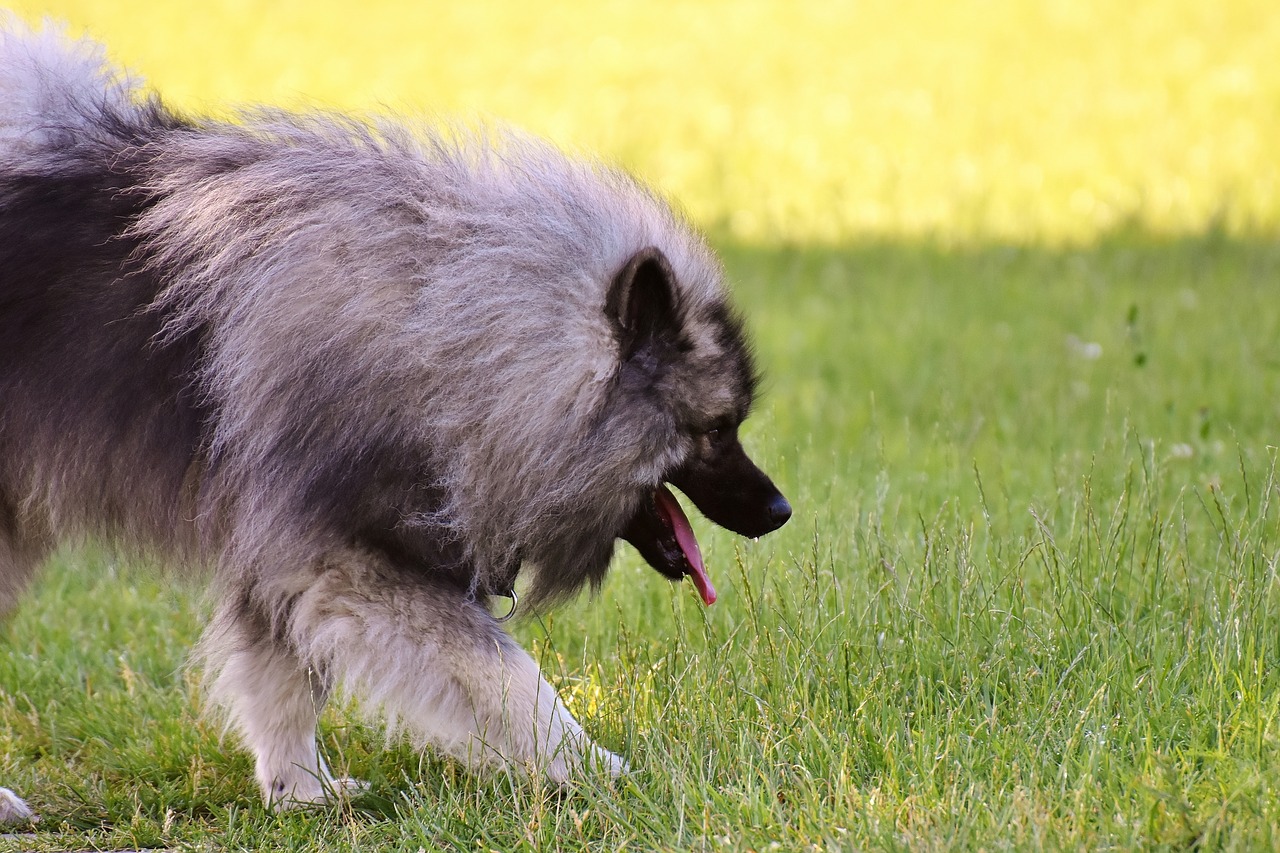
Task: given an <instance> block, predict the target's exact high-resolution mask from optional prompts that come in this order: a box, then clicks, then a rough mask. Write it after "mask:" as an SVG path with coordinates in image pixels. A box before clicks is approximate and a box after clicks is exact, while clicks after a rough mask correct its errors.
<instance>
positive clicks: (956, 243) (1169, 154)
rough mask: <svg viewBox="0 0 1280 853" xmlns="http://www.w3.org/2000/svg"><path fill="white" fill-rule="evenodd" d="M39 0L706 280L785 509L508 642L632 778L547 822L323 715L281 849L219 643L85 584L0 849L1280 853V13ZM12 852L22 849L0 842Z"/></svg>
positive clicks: (916, 2)
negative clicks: (324, 773) (783, 517)
mask: <svg viewBox="0 0 1280 853" xmlns="http://www.w3.org/2000/svg"><path fill="white" fill-rule="evenodd" d="M149 5H150V4H142V3H134V2H115V3H111V4H104V3H88V2H85V3H77V2H54V0H50V2H47V3H43V4H30V3H23V4H19V6H18V8H19V9H20V10H21V11H23V12H25V13H28V14H43V13H53V14H55V15H57V16H59V17H63V18H66V19H69V20H71V21H72V22H73V24H74V25H75V26H77V27H83V26H88V27H90V28H91V29H92V30H93V31H94V32H96V33H98V34H100V35H102V36H103V37H104V38H105V39H106V40H107V41H108V42H109V43H110V44H111V46H112V50H113V53H114V55H115V56H117V57H118V58H120V59H121V60H123V61H125V62H126V63H128V64H129V65H130V66H131V67H134V68H136V69H137V70H138V72H139V73H141V74H143V75H144V76H146V77H147V79H149V80H151V81H152V82H154V83H155V84H156V85H157V86H158V87H160V88H161V89H162V90H163V91H165V92H168V93H170V94H171V96H172V98H173V99H174V101H175V103H177V104H178V105H180V106H182V107H183V108H188V109H193V110H203V109H212V108H215V107H216V106H217V105H219V104H222V103H225V102H228V101H229V102H243V101H252V100H269V101H274V102H277V103H286V104H295V105H300V104H304V103H319V104H323V105H333V106H340V107H344V108H374V109H380V108H386V107H390V108H394V109H397V110H399V109H428V110H431V111H433V112H436V111H438V112H441V113H444V114H447V115H457V114H461V115H462V116H464V117H468V118H471V119H473V120H474V119H483V120H489V119H492V118H497V117H501V118H502V119H509V120H511V121H512V122H514V123H516V124H519V125H521V126H525V127H528V128H531V129H533V130H535V131H537V132H539V133H543V134H546V135H549V136H551V137H552V138H554V139H556V140H557V141H559V142H560V143H561V144H564V145H566V146H570V147H573V148H582V149H588V150H595V151H600V152H602V153H603V154H604V155H605V156H607V157H609V158H611V159H615V160H620V161H622V162H624V163H625V164H627V165H628V166H629V167H630V168H632V169H634V170H635V171H637V172H638V173H640V174H642V175H645V176H646V177H648V178H650V179H651V180H653V181H654V182H656V183H657V184H658V185H659V186H660V187H662V188H663V189H664V190H665V191H667V192H669V193H671V194H673V195H674V196H675V197H677V198H678V199H679V200H680V201H681V203H682V204H684V205H685V206H686V208H687V209H688V211H689V212H690V215H691V216H692V217H693V218H694V219H695V220H696V221H698V222H699V223H701V224H702V225H703V226H705V227H706V228H707V229H708V231H709V233H710V234H711V237H712V241H713V243H714V245H715V246H716V247H717V248H718V249H719V250H720V251H721V252H722V254H723V255H724V258H725V262H726V265H727V267H728V271H729V274H730V278H731V279H732V281H733V282H734V285H735V289H736V291H737V293H738V296H739V301H740V303H741V304H742V306H743V308H744V310H745V312H746V314H747V315H748V316H749V318H750V325H751V328H752V330H753V332H754V337H755V339H756V342H757V345H758V350H759V355H760V361H761V363H762V364H763V365H764V366H765V368H766V372H767V378H766V383H765V395H764V397H763V399H762V401H761V405H760V406H759V409H758V412H757V414H756V415H755V417H754V418H753V419H752V420H751V421H749V422H748V429H747V432H746V439H745V440H746V443H747V444H748V446H749V448H750V449H751V450H752V451H753V452H754V453H755V455H756V456H757V457H758V458H759V460H760V461H761V462H762V463H764V466H765V467H766V468H767V469H769V470H770V471H771V472H773V473H775V474H776V475H777V476H776V479H777V480H778V482H779V485H780V486H782V487H783V489H784V491H786V492H787V493H788V495H789V496H790V497H791V498H792V501H793V503H794V505H795V507H796V516H795V518H794V519H793V520H792V522H791V523H790V525H788V527H786V528H784V529H783V530H782V531H780V532H779V533H777V534H773V535H771V536H769V537H766V538H764V539H761V540H760V541H759V542H758V543H752V542H746V541H742V540H736V539H735V538H734V537H732V536H730V535H728V534H723V533H721V532H717V531H713V530H711V525H710V524H709V523H707V522H705V521H703V522H699V521H698V520H697V519H695V526H697V527H698V529H699V533H700V536H701V537H702V539H703V542H704V545H705V549H706V552H707V555H708V563H709V565H710V567H711V571H712V576H713V579H714V580H715V581H716V585H717V588H718V589H719V590H720V593H721V598H720V601H719V602H718V603H717V604H716V605H715V606H714V607H712V608H710V609H704V608H703V607H702V606H701V605H700V604H699V603H698V601H697V599H696V597H695V596H694V595H693V594H692V593H691V591H690V590H689V589H688V588H687V586H688V585H682V586H675V587H673V586H671V585H668V584H667V583H666V582H664V581H663V580H662V579H661V578H659V577H658V576H657V575H656V574H654V573H653V572H652V571H650V570H648V569H647V568H645V567H643V566H642V565H641V563H640V561H639V559H638V558H636V557H634V556H633V555H632V554H630V553H629V552H628V553H621V552H620V558H619V560H618V562H617V564H616V565H615V567H614V571H613V574H612V575H611V577H610V580H609V581H608V582H607V583H606V586H605V589H604V591H603V592H602V594H601V595H600V596H598V597H597V598H595V599H593V600H591V599H586V598H584V599H582V600H580V601H577V602H575V603H573V604H572V605H570V606H569V607H566V608H564V609H562V610H559V611H556V612H555V613H553V614H551V615H550V616H548V617H546V618H544V619H542V620H539V621H532V622H529V621H526V622H524V623H522V624H519V625H517V626H516V628H515V629H514V630H515V632H516V634H517V635H518V636H519V637H520V638H521V639H522V640H523V641H524V642H525V643H526V644H527V645H528V646H529V647H530V648H533V649H535V652H536V654H537V655H538V656H539V657H540V658H541V659H542V660H543V663H544V667H545V668H546V669H547V670H548V672H549V673H550V675H551V677H552V680H553V681H555V682H556V683H557V684H558V686H559V687H560V688H561V691H562V693H563V695H564V696H565V697H566V699H567V701H568V702H569V703H570V705H571V706H572V707H573V709H574V710H575V712H577V713H578V715H579V717H580V719H582V720H583V722H584V724H585V725H586V726H587V727H588V729H589V730H591V731H592V732H594V733H596V734H597V735H598V737H599V738H600V740H601V741H602V742H603V743H604V744H606V745H607V746H609V747H611V748H614V749H617V750H620V751H621V752H623V753H624V754H625V755H627V756H628V758H629V759H630V761H631V763H632V765H633V767H634V768H635V772H634V773H633V774H632V775H631V776H629V777H628V778H626V779H625V780H623V781H621V782H620V783H618V784H616V785H613V786H609V785H604V784H600V783H596V782H587V783H583V784H581V785H579V786H575V787H573V788H571V789H569V790H567V791H555V790H552V789H549V788H547V787H545V786H542V785H540V784H538V783H532V782H527V781H524V782H522V781H518V780H511V779H508V778H506V777H496V778H494V777H490V778H477V777H473V776H470V775H467V774H466V773H464V772H463V771H462V770H461V769H460V768H459V767H458V766H457V765H455V764H453V763H450V762H447V761H444V760H441V759H438V758H435V757H433V756H430V755H428V756H425V757H424V756H420V755H418V754H416V753H414V752H412V751H410V750H408V749H407V748H405V747H402V746H400V745H398V744H395V743H393V744H391V745H389V746H388V745H387V744H386V743H385V737H384V736H383V734H382V732H381V731H380V730H379V729H378V728H377V727H376V726H366V725H364V724H362V723H360V721H359V717H358V715H357V714H356V713H355V712H354V711H353V710H352V709H349V708H342V707H337V708H334V709H331V710H330V711H329V712H327V714H326V717H325V724H324V728H323V731H324V741H325V746H326V749H327V751H328V753H329V756H330V758H331V762H332V763H335V764H337V765H339V766H345V767H347V768H349V769H350V771H351V772H352V773H354V774H355V775H357V776H360V777H362V778H365V779H369V780H370V781H371V782H372V783H373V792H374V795H373V796H371V797H368V798H366V799H365V800H362V801H360V802H358V803H356V804H354V806H353V807H351V808H346V809H342V810H335V811H331V812H318V813H311V814H294V815H288V816H285V817H276V816H274V815H272V814H269V813H268V812H266V811H265V810H264V809H263V808H262V806H261V805H260V804H259V803H258V801H257V798H256V797H257V795H256V791H255V790H254V786H253V784H252V781H251V778H250V777H251V767H250V763H249V760H248V758H247V757H246V756H245V755H244V754H243V753H242V752H240V751H239V750H238V749H237V748H236V746H235V743H234V741H233V740H232V739H230V738H227V739H225V740H224V739H222V738H220V730H219V727H218V725H217V723H216V721H213V720H205V719H202V718H201V717H200V716H199V687H198V681H197V678H196V675H195V674H194V673H191V672H189V671H187V670H186V669H185V668H184V659H185V654H186V650H187V648H188V647H189V644H190V643H191V642H192V641H193V640H194V638H195V637H196V636H197V635H198V633H199V626H200V619H201V616H202V614H203V612H204V611H205V608H206V604H205V602H203V600H202V598H201V596H200V594H199V592H198V591H197V590H194V589H190V588H187V587H186V586H184V585H183V584H181V583H174V582H172V581H167V580H164V579H163V578H161V577H156V576H155V575H153V574H152V573H150V572H148V571H146V570H143V569H139V568H137V567H133V566H130V565H128V564H120V563H118V562H117V561H116V560H115V558H113V557H111V555H109V554H106V553H103V552H101V551H99V550H96V549H93V548H89V549H84V550H79V551H74V552H68V553H66V554H64V555H62V556H60V557H59V559H58V560H57V561H56V562H55V564H54V565H52V566H51V567H50V570H49V571H48V572H47V573H46V575H45V578H44V582H43V583H42V584H41V585H40V586H39V587H38V588H36V589H35V590H34V591H33V594H32V595H31V596H30V597H29V599H28V601H27V602H26V603H25V605H24V607H23V608H22V609H21V610H19V611H18V612H17V613H16V614H15V615H14V616H13V617H12V618H11V619H10V620H9V622H8V623H7V624H6V625H4V626H3V627H2V628H0V783H2V784H6V785H10V786H12V787H14V788H15V789H17V790H20V791H21V792H22V793H23V794H24V795H26V796H28V798H29V800H30V802H31V803H32V805H33V806H34V807H36V808H37V810H38V811H39V812H41V813H42V814H43V815H44V818H45V819H44V821H43V822H42V823H41V824H40V826H39V832H38V833H37V834H36V835H35V836H34V837H27V838H23V839H19V840H14V839H8V840H5V839H0V851H3V850H6V849H31V848H35V849H41V850H65V849H84V848H88V847H94V846H97V847H102V848H106V849H112V848H119V847H124V846H132V847H137V846H146V847H175V848H187V847H189V848H193V849H198V848H210V849H242V850H276V849H279V850H342V849H355V850H359V849H404V850H409V851H415V850H418V849H420V848H422V849H426V850H433V849H467V850H499V851H506V850H515V849H528V850H552V849H566V850H576V849H592V850H613V849H624V848H625V849H630V850H647V849H668V850H768V849H777V850H801V849H833V850H836V849H866V848H873V849H882V848H888V849H910V850H920V849H968V848H975V849H976V848H986V849H993V848H1005V847H1008V848H1015V849H1041V848H1050V849H1058V848H1079V847H1087V848H1102V847H1118V848H1126V849H1127V848H1131V847H1135V846H1141V847H1171V848H1186V847H1191V846H1197V845H1202V846H1204V847H1206V848H1220V847H1223V848H1236V849H1246V850H1249V849H1270V848H1275V847H1276V846H1277V845H1278V844H1280V798H1278V797H1277V796H1276V795H1275V793H1274V792H1275V791H1277V790H1280V578H1277V568H1276V566H1277V560H1278V559H1280V471H1278V470H1277V462H1278V461H1280V460H1278V458H1277V457H1278V451H1277V447H1278V446H1280V441H1277V433H1278V432H1280V430H1278V429H1277V427H1278V426H1280V352H1278V351H1277V345H1276V342H1277V341H1280V300H1278V299H1277V298H1276V292H1277V288H1278V285H1280V230H1278V229H1280V158H1277V157H1275V155H1274V148H1275V142H1274V141H1275V140H1277V139H1280V111H1278V110H1276V108H1275V107H1276V104H1278V103H1280V64H1278V63H1276V62H1275V61H1274V56H1276V55H1280V17H1278V16H1276V15H1274V14H1273V13H1272V11H1271V9H1270V6H1268V5H1266V4H1262V3H1244V2H1229V3H1222V2H1219V3H1210V2H1190V0H1170V2H1168V3H1165V4H1160V5H1158V6H1151V7H1150V8H1147V9H1145V10H1144V9H1142V8H1136V7H1135V8H1133V9H1129V8H1128V7H1125V6H1123V4H1120V5H1117V4H1102V3H1076V4H1064V3H1039V4H1031V3H1020V2H1013V0H1009V2H993V3H983V4H978V3H950V4H949V3H942V2H939V0H908V2H902V3H887V2H885V3H880V2H868V3H860V4H840V5H837V4H830V5H823V4H816V3H810V4H799V5H796V4H764V3H727V2H726V3H704V4H696V5H695V4H670V5H669V8H667V9H666V10H665V11H664V10H662V9H661V8H660V7H658V6H655V5H654V4H646V5H643V6H642V5H629V4H620V3H618V4H614V3H602V4H579V5H578V6H574V7H571V6H564V7H560V8H559V10H558V11H557V12H556V13H551V12H548V11H547V8H546V7H541V6H534V5H532V4H514V3H512V4H502V5H482V4H471V5H464V4H455V5H452V6H448V7H442V8H440V9H434V8H429V7H427V6H425V5H409V4H406V5H405V6H403V7H393V6H389V5H387V4H381V5H380V4H371V5H369V4H366V5H364V6H362V7H361V9H362V11H360V12H359V13H354V12H352V11H351V10H350V9H349V8H347V7H345V6H339V5H338V4H332V9H330V10H329V11H327V12H326V11H324V8H323V7H324V5H325V4H317V3H310V4H302V3H288V2H282V3H273V4H270V5H269V7H268V8H266V9H264V10H261V11H257V10H254V9H253V8H252V4H249V3H234V2H225V3H220V4H219V3H211V4H205V5H204V6H202V10H201V11H193V12H186V11H180V6H179V5H178V4H171V5H169V6H166V7H164V9H162V10H155V9H149V8H148V6H149ZM6 845H8V846H6Z"/></svg>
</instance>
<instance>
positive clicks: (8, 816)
mask: <svg viewBox="0 0 1280 853" xmlns="http://www.w3.org/2000/svg"><path fill="white" fill-rule="evenodd" d="M37 820H39V818H38V817H36V816H35V814H34V813H33V812H32V811H31V809H30V808H29V807H28V806H27V804H26V803H24V802H23V801H22V798H21V797H19V796H18V795H17V794H15V793H14V792H13V791H10V790H9V789H8V788H0V826H5V825H8V826H14V825H17V824H23V823H34V822H35V821H37Z"/></svg>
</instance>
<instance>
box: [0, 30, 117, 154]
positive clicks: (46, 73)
mask: <svg viewBox="0 0 1280 853" xmlns="http://www.w3.org/2000/svg"><path fill="white" fill-rule="evenodd" d="M139 86H140V81H139V80H137V79H136V78H131V77H129V76H128V75H126V74H125V73H124V72H123V71H121V70H120V69H118V68H115V67H114V66H112V65H111V64H110V63H109V62H108V61H107V56H106V49H105V48H104V47H103V46H102V45H101V44H98V43H97V42H95V41H92V40H90V39H87V38H82V39H75V38H72V37H70V36H69V35H68V34H67V32H66V28H65V27H63V26H62V25H59V24H55V23H53V22H50V21H48V20H46V21H45V22H44V24H43V26H42V27H41V28H40V29H36V28H33V27H32V26H30V25H28V24H27V23H26V22H24V21H23V20H21V19H20V18H18V17H17V16H16V15H13V14H12V13H7V12H0V157H4V156H6V155H9V156H12V155H20V154H21V153H22V152H24V151H32V150H40V149H44V148H47V147H48V146H50V145H51V144H56V142H57V140H59V139H65V138H66V136H67V135H68V134H70V135H83V134H85V133H86V132H92V131H93V130H94V129H95V128H101V127H102V124H103V119H104V117H107V116H115V117H118V118H121V119H127V117H128V116H129V115H130V114H131V113H134V111H136V110H137V109H138V108H139V98H138V91H139Z"/></svg>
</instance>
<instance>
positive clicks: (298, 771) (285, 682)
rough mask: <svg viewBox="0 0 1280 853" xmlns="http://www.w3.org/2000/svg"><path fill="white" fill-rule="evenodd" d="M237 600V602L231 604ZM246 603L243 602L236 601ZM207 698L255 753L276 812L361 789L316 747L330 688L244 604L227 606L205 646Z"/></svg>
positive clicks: (260, 780) (264, 790)
mask: <svg viewBox="0 0 1280 853" xmlns="http://www.w3.org/2000/svg"><path fill="white" fill-rule="evenodd" d="M233 600H234V599H233ZM238 601H239V602H243V601H244V599H243V598H240V599H238ZM200 655H201V657H202V658H203V659H204V661H205V664H206V669H207V673H206V674H207V676H208V678H207V682H206V683H207V685H208V688H209V692H210V698H211V699H212V700H213V701H214V702H215V703H216V704H218V705H221V706H222V707H223V708H224V709H225V710H226V712H227V716H228V721H229V723H230V724H231V726H232V727H233V728H234V729H235V730H236V731H237V732H238V733H239V735H240V738H241V740H242V741H243V742H244V744H245V746H246V747H247V748H248V749H249V750H250V751H251V752H252V753H253V756H254V759H255V764H256V769H255V774H254V775H255V776H256V777H257V780H258V785H259V787H260V788H261V789H262V795H263V798H264V799H265V800H266V801H267V803H268V804H269V805H271V806H272V807H273V808H275V809H276V810H283V809H290V808H295V807H297V806H302V805H311V804H320V803H326V802H330V801H333V800H335V799H338V798H340V797H342V796H343V795H345V794H347V793H349V792H352V791H356V790H360V789H361V787H362V786H361V784H360V783H359V782H356V781H355V780H352V779H336V778H334V776H333V775H332V774H331V773H330V772H329V768H328V766H327V765H326V764H325V761H324V759H323V758H322V757H321V755H320V753H319V750H318V749H317V745H316V722H317V718H318V717H319V714H320V710H321V708H322V707H323V706H324V703H325V699H326V698H327V696H328V684H327V682H326V681H325V680H324V678H323V677H322V675H321V673H320V672H319V671H317V670H316V669H315V668H314V667H308V666H307V665H306V664H305V663H303V662H302V661H301V660H300V659H299V658H298V656H297V655H296V654H295V653H294V651H293V650H292V649H290V648H289V646H288V645H287V644H285V643H284V642H282V641H281V640H279V639H278V638H276V637H274V636H273V635H272V632H271V631H269V630H268V629H267V627H266V626H265V625H264V624H262V622H261V620H260V619H259V618H257V617H255V615H254V613H253V611H252V609H250V608H246V606H245V605H244V604H243V603H230V602H228V603H224V605H223V606H222V607H221V608H220V609H219V611H218V613H217V614H216V615H215V617H214V620H213V622H212V624H211V625H210V627H209V630H208V632H207V633H206V634H205V638H204V641H203V643H202V645H201V649H200Z"/></svg>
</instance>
